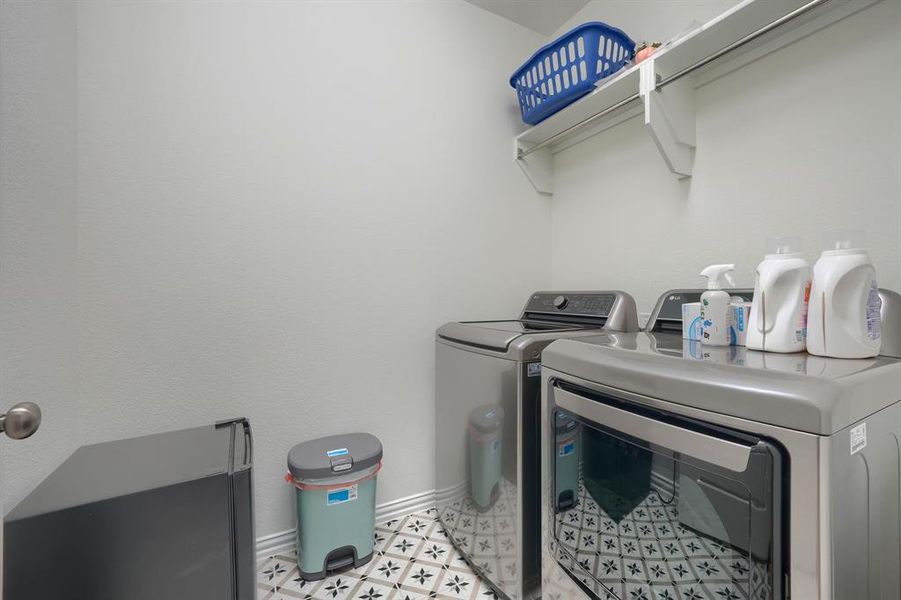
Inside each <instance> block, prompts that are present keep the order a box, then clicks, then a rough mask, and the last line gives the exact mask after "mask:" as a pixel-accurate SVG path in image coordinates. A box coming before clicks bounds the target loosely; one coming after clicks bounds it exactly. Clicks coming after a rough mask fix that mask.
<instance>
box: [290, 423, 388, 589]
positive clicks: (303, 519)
mask: <svg viewBox="0 0 901 600" xmlns="http://www.w3.org/2000/svg"><path fill="white" fill-rule="evenodd" d="M381 467H382V444H381V442H379V440H378V438H376V437H375V436H374V435H370V434H368V433H351V434H345V435H335V436H331V437H325V438H320V439H317V440H311V441H309V442H304V443H302V444H298V445H296V446H294V447H293V448H292V449H291V452H290V453H288V471H289V473H288V475H287V476H286V477H285V479H287V480H288V481H289V482H291V483H292V484H293V485H294V487H295V488H296V489H295V499H296V503H297V565H298V567H299V568H300V576H301V577H302V578H303V579H305V580H307V581H315V580H318V579H323V578H324V577H325V576H326V574H327V573H330V572H332V571H338V570H341V569H344V568H348V567H360V566H362V565H364V564H366V563H367V562H369V560H370V559H371V558H372V551H373V536H374V532H375V486H376V475H377V474H378V472H379V470H380V469H381Z"/></svg>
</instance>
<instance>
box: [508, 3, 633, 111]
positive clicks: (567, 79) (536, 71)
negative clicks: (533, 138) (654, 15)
mask: <svg viewBox="0 0 901 600" xmlns="http://www.w3.org/2000/svg"><path fill="white" fill-rule="evenodd" d="M634 54H635V42H633V41H632V40H631V39H630V38H629V36H628V35H626V34H625V33H624V32H623V31H621V30H619V29H617V28H616V27H611V26H609V25H607V24H605V23H601V22H600V21H593V22H590V23H585V24H583V25H579V26H578V27H576V28H575V29H573V30H572V31H570V32H569V33H567V34H565V35H563V36H561V37H559V38H557V39H556V40H554V41H553V42H551V43H550V44H548V45H547V46H544V47H543V48H541V49H540V50H538V51H537V52H536V53H535V54H533V55H532V58H530V59H529V60H527V61H526V62H525V64H523V66H521V67H520V68H519V69H518V70H517V71H516V72H515V73H514V74H513V76H512V77H510V85H511V86H513V88H515V89H516V95H517V97H518V99H519V108H520V110H521V111H522V120H523V121H525V122H526V123H528V124H529V125H535V124H536V123H540V122H541V121H543V120H544V119H546V118H548V117H549V116H551V115H552V114H554V113H555V112H557V111H558V110H560V109H561V108H563V107H564V106H567V105H569V104H572V103H573V102H575V101H576V100H578V99H579V98H581V97H582V96H584V95H585V94H587V93H588V92H590V91H591V90H592V89H593V88H594V84H595V82H596V81H598V80H599V79H603V78H604V77H608V76H610V75H612V74H614V73H616V72H617V71H619V70H620V69H622V68H623V67H624V66H625V65H626V63H627V62H629V61H630V60H631V59H632V56H633V55H634Z"/></svg>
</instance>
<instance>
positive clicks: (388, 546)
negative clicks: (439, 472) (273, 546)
mask: <svg viewBox="0 0 901 600" xmlns="http://www.w3.org/2000/svg"><path fill="white" fill-rule="evenodd" d="M257 588H258V590H257V598H258V599H259V600H283V599H285V600H286V599H297V598H302V599H306V600H336V599H339V600H350V599H360V600H418V599H424V598H436V599H438V600H452V599H453V600H461V599H466V600H475V599H476V598H478V599H486V598H487V599H493V598H497V596H496V594H495V593H494V592H493V591H492V590H491V588H490V587H488V586H487V585H486V584H485V583H484V582H483V581H481V580H480V579H479V578H478V577H477V576H476V575H475V574H474V573H473V571H472V569H470V568H469V565H468V564H467V563H466V561H465V560H464V559H463V557H462V556H460V554H459V553H458V552H457V551H456V550H455V549H454V547H453V546H452V545H451V543H450V541H449V540H448V539H447V535H446V534H445V532H444V530H443V528H442V527H441V524H440V523H439V522H438V519H437V513H436V511H435V510H434V509H432V510H428V511H426V512H424V513H414V514H412V515H409V516H406V517H403V518H400V519H393V520H391V521H387V522H384V523H378V524H376V528H375V554H374V556H373V557H372V560H371V561H369V563H368V564H366V565H364V566H363V567H361V568H359V569H353V570H349V571H344V572H341V573H338V574H336V575H332V576H330V577H326V578H325V579H323V580H322V581H314V582H306V581H304V580H303V579H300V577H299V576H298V572H297V562H296V556H295V555H294V553H286V554H278V555H276V556H271V557H269V558H267V559H266V560H264V561H261V563H260V564H259V565H257Z"/></svg>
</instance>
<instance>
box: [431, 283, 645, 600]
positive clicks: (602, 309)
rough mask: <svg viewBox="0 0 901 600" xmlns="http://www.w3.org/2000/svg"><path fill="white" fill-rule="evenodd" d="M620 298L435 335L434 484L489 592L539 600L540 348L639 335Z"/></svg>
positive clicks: (585, 299)
mask: <svg viewBox="0 0 901 600" xmlns="http://www.w3.org/2000/svg"><path fill="white" fill-rule="evenodd" d="M637 329H638V315H637V312H636V308H635V301H634V300H633V299H632V297H631V296H630V295H629V294H626V293H624V292H616V291H613V292H536V293H535V294H533V295H532V296H531V297H530V298H529V300H528V302H527V303H526V306H525V308H524V309H523V311H522V314H521V315H520V316H519V318H518V319H514V320H508V321H478V322H464V323H448V324H446V325H444V326H443V327H441V328H439V329H438V331H437V334H436V370H437V373H436V394H435V396H436V408H435V413H436V414H435V419H436V427H435V443H436V447H435V456H436V464H435V480H436V481H435V483H436V489H437V497H436V505H437V509H438V516H439V519H440V520H441V523H442V524H443V525H444V528H445V530H446V531H447V534H448V537H449V538H450V539H451V540H452V541H453V543H454V545H455V546H456V548H457V549H458V550H459V551H460V552H461V553H462V554H463V556H464V557H466V559H467V560H468V561H469V562H470V564H471V565H472V566H473V567H474V568H475V569H476V570H477V571H478V572H479V574H480V575H482V576H483V577H484V578H485V579H486V580H487V581H489V582H490V583H491V585H492V587H493V588H494V589H495V591H496V592H498V593H499V594H502V595H503V596H504V597H508V598H512V599H514V600H518V599H520V598H529V597H533V596H535V595H537V592H538V587H539V583H540V575H541V568H540V564H539V553H540V540H539V527H540V518H539V500H540V492H539V483H540V474H539V463H540V460H541V459H540V444H539V430H540V427H539V413H540V410H541V404H540V399H541V387H540V385H539V384H540V379H541V378H540V374H541V368H540V364H539V359H540V357H541V351H542V349H543V348H544V347H545V346H547V345H548V344H550V343H551V342H552V341H554V340H556V339H559V338H578V337H581V336H588V335H597V334H598V333H599V332H600V331H637Z"/></svg>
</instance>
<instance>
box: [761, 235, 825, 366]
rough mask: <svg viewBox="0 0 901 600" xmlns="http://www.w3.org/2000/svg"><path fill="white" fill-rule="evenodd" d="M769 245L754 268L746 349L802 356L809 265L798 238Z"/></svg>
mask: <svg viewBox="0 0 901 600" xmlns="http://www.w3.org/2000/svg"><path fill="white" fill-rule="evenodd" d="M768 245H769V248H768V249H769V252H768V253H767V255H766V256H765V257H764V259H763V262H762V263H760V264H759V265H758V266H757V280H756V282H755V284H754V299H753V300H752V302H751V315H750V317H749V319H748V337H747V341H746V342H745V345H746V346H747V347H748V349H750V350H764V351H766V352H802V351H804V349H805V348H807V304H808V300H809V298H810V265H808V264H807V261H806V260H804V259H803V258H802V257H801V254H800V253H799V250H800V248H801V243H800V240H799V239H798V238H775V239H771V240H770V241H769V244H768Z"/></svg>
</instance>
